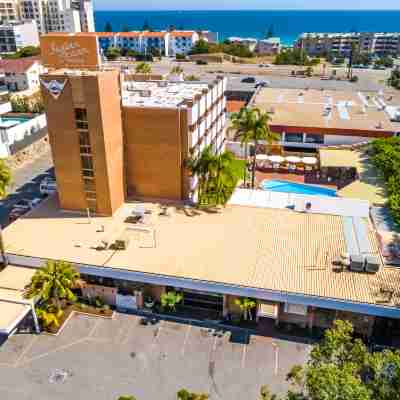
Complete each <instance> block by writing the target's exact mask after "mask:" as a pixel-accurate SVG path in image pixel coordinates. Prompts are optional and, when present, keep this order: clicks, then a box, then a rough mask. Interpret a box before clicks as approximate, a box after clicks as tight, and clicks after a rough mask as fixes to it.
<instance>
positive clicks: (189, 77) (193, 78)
mask: <svg viewBox="0 0 400 400" xmlns="http://www.w3.org/2000/svg"><path fill="white" fill-rule="evenodd" d="M184 79H185V81H188V82H189V81H192V82H193V81H199V80H200V78H199V77H198V76H197V75H185V78H184Z"/></svg>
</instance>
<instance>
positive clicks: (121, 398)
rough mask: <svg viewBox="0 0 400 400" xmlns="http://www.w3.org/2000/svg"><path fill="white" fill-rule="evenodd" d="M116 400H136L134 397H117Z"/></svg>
mask: <svg viewBox="0 0 400 400" xmlns="http://www.w3.org/2000/svg"><path fill="white" fill-rule="evenodd" d="M118 400H136V397H135V396H119V397H118Z"/></svg>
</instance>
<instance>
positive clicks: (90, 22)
mask: <svg viewBox="0 0 400 400" xmlns="http://www.w3.org/2000/svg"><path fill="white" fill-rule="evenodd" d="M20 12H21V17H22V18H24V19H34V20H35V21H36V23H37V26H38V31H39V34H44V33H48V32H71V33H72V32H82V31H84V32H93V31H94V17H93V5H92V3H91V1H90V0H75V1H74V0H21V2H20Z"/></svg>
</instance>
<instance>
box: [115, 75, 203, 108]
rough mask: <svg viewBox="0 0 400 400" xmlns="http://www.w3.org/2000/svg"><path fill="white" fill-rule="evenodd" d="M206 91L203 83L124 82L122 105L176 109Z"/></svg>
mask: <svg viewBox="0 0 400 400" xmlns="http://www.w3.org/2000/svg"><path fill="white" fill-rule="evenodd" d="M204 89H208V83H204V82H193V83H185V82H171V81H156V82H155V81H125V82H123V84H122V105H123V106H125V107H163V108H164V107H165V108H168V107H177V106H178V105H179V104H181V103H183V102H184V101H185V100H193V99H194V98H195V96H196V95H199V94H202V91H203V90H204Z"/></svg>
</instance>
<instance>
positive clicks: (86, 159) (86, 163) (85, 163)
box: [81, 155, 93, 170]
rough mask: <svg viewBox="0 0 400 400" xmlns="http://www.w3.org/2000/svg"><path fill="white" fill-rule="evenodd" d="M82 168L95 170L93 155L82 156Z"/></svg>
mask: <svg viewBox="0 0 400 400" xmlns="http://www.w3.org/2000/svg"><path fill="white" fill-rule="evenodd" d="M81 163H82V169H89V170H93V159H92V157H91V156H86V155H83V156H81Z"/></svg>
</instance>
